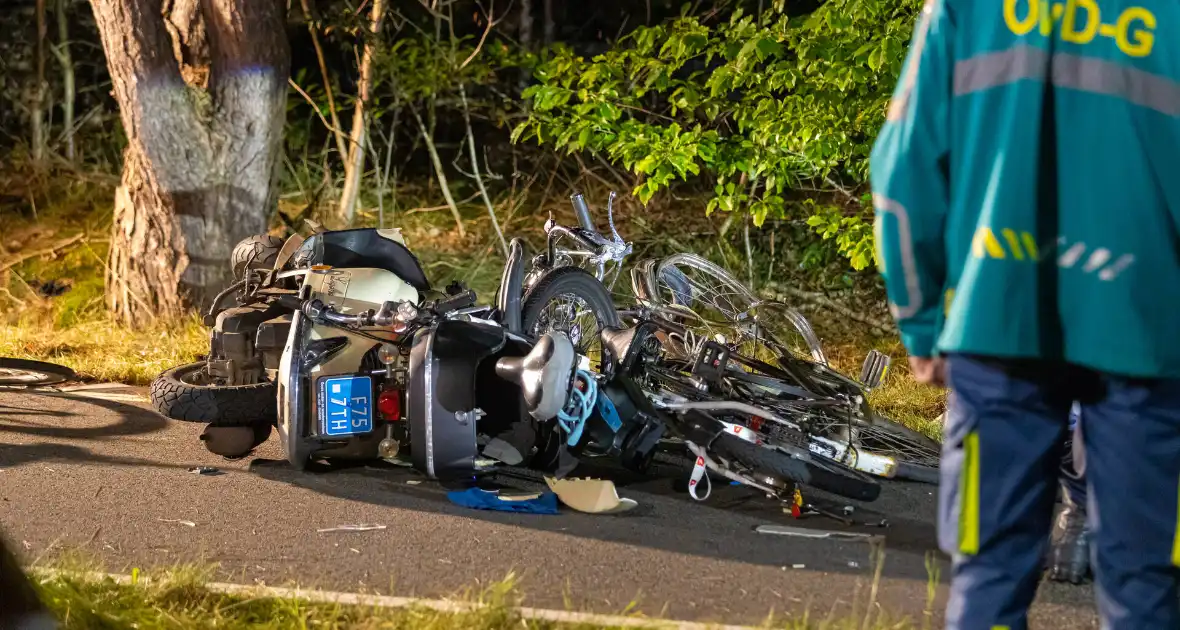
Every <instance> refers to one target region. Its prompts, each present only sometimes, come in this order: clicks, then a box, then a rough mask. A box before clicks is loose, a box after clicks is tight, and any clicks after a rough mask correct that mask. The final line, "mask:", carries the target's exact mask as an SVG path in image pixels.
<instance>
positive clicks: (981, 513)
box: [938, 355, 1180, 630]
mask: <svg viewBox="0 0 1180 630" xmlns="http://www.w3.org/2000/svg"><path fill="white" fill-rule="evenodd" d="M948 375H949V380H950V386H951V388H952V389H953V390H954V396H952V397H951V400H950V406H949V409H948V411H947V420H946V427H945V429H944V442H943V449H944V456H943V463H942V471H941V472H942V484H941V486H940V488H939V508H938V514H939V543H940V546H941V547H942V548H943V550H944V551H946V552H947V553H949V554H951V556H952V558H953V567H952V573H953V575H954V580H953V581H952V586H951V596H950V602H949V603H948V606H947V618H946V627H947V628H948V629H950V630H976V629H979V630H992V629H993V628H996V627H1006V628H1009V629H1010V630H1024V629H1025V628H1027V627H1028V620H1027V611H1028V607H1029V605H1030V604H1031V603H1032V600H1033V597H1034V596H1035V595H1036V589H1037V583H1038V582H1039V580H1040V576H1041V570H1042V567H1043V563H1044V558H1045V553H1046V551H1047V545H1048V544H1049V532H1050V529H1051V527H1052V518H1053V510H1054V502H1055V497H1056V485H1055V484H1056V480H1057V477H1058V473H1059V471H1060V466H1061V458H1062V455H1063V448H1064V445H1065V438H1066V435H1067V432H1068V430H1069V428H1068V427H1069V416H1070V408H1071V405H1072V403H1073V401H1074V400H1080V401H1081V417H1082V418H1083V419H1084V430H1083V431H1082V432H1081V438H1082V440H1083V441H1084V443H1085V451H1086V464H1085V468H1086V478H1087V482H1088V484H1089V490H1090V492H1089V497H1088V503H1089V505H1088V508H1089V509H1088V510H1087V513H1088V517H1089V526H1090V528H1091V531H1092V533H1093V537H1094V538H1093V540H1094V542H1093V545H1094V552H1093V554H1094V555H1093V557H1094V575H1095V585H1096V590H1097V591H1098V602H1099V612H1100V614H1101V615H1102V618H1103V623H1104V625H1103V627H1104V628H1109V629H1110V630H1130V629H1133V628H1134V629H1138V628H1180V567H1178V566H1177V565H1178V564H1180V544H1178V543H1177V509H1178V507H1180V506H1178V503H1180V501H1178V499H1177V495H1178V492H1180V458H1178V457H1176V453H1178V452H1180V380H1175V379H1131V378H1122V377H1116V376H1111V375H1105V374H1101V373H1098V372H1095V371H1092V370H1088V369H1085V368H1079V367H1076V366H1063V365H1061V364H1047V363H1045V362H1043V361H1036V360H1031V361H1015V360H1000V359H983V358H978V357H968V356H964V355H951V357H950V358H949V370H948Z"/></svg>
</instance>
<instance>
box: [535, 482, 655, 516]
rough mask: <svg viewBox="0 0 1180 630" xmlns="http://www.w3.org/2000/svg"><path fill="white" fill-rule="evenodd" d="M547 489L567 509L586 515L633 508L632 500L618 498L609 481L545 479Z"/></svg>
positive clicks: (633, 502)
mask: <svg viewBox="0 0 1180 630" xmlns="http://www.w3.org/2000/svg"><path fill="white" fill-rule="evenodd" d="M545 483H547V484H549V489H550V490H552V491H553V492H554V494H556V495H557V496H558V498H560V499H561V502H562V503H564V504H566V505H568V506H569V507H571V508H573V509H575V510H577V511H579V512H586V513H588V514H619V513H621V512H627V511H629V510H631V509H633V508H635V507H636V506H637V505H639V504H638V503H636V502H635V501H634V500H633V499H626V498H622V497H620V496H619V492H618V490H616V489H615V483H614V482H613V481H610V480H609V479H576V478H566V479H554V478H553V477H545Z"/></svg>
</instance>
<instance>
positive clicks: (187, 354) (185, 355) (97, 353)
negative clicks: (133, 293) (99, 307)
mask: <svg viewBox="0 0 1180 630" xmlns="http://www.w3.org/2000/svg"><path fill="white" fill-rule="evenodd" d="M208 334H209V333H208V330H207V329H205V328H204V327H203V326H201V323H200V320H199V319H197V317H196V316H193V317H190V318H186V319H185V320H183V321H181V322H178V323H175V324H168V325H165V324H156V325H153V326H151V327H149V328H147V329H145V330H128V329H126V328H123V327H121V326H117V325H115V324H113V323H111V322H110V321H107V320H106V319H104V318H95V319H89V320H84V321H79V322H77V323H76V324H74V325H73V326H70V327H67V328H58V327H56V326H54V325H52V323H49V322H46V321H45V320H37V319H33V318H29V319H24V320H21V321H19V322H18V323H16V324H11V325H0V356H6V357H16V358H19V359H39V360H42V361H51V362H53V363H60V364H62V365H66V366H69V367H71V368H73V369H74V370H75V371H76V372H78V374H80V375H81V376H83V377H84V378H88V379H95V380H98V381H104V382H120V383H130V384H135V385H145V384H147V383H148V382H150V381H151V380H152V379H153V378H155V377H156V376H159V374H160V372H163V371H164V370H165V369H167V368H170V367H172V366H175V365H180V364H183V363H189V362H192V361H194V360H196V357H197V355H199V354H203V353H205V352H208V350H209V339H208Z"/></svg>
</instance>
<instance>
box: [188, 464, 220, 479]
mask: <svg viewBox="0 0 1180 630" xmlns="http://www.w3.org/2000/svg"><path fill="white" fill-rule="evenodd" d="M188 471H189V472H190V473H192V474H194V475H208V476H210V477H212V476H214V475H222V474H225V473H223V472H221V470H220V469H218V468H214V467H212V466H193V467H192V468H189V469H188Z"/></svg>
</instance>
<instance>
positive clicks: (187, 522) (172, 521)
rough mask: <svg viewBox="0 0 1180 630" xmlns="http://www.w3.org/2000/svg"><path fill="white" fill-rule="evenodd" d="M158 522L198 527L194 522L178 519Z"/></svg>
mask: <svg viewBox="0 0 1180 630" xmlns="http://www.w3.org/2000/svg"><path fill="white" fill-rule="evenodd" d="M156 520H157V521H160V522H161V523H177V524H180V525H184V526H185V527H196V526H197V524H196V523H194V522H192V521H182V520H180V519H176V518H158V519H156Z"/></svg>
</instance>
